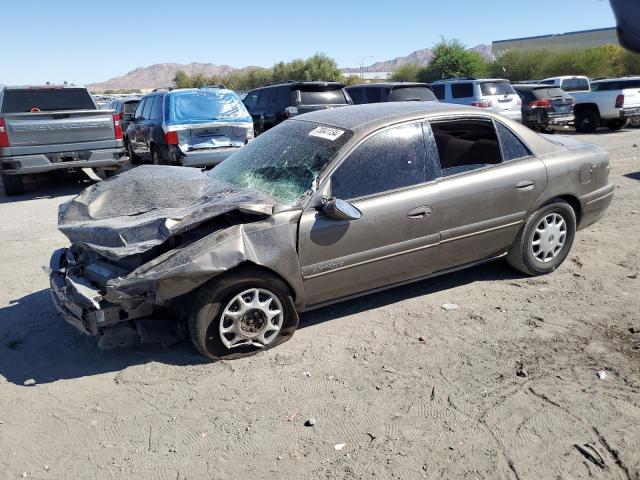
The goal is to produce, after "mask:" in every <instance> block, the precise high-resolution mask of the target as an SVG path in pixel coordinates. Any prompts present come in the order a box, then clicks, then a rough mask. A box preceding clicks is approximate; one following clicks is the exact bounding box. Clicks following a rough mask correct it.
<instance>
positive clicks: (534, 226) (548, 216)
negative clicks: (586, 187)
mask: <svg viewBox="0 0 640 480" xmlns="http://www.w3.org/2000/svg"><path fill="white" fill-rule="evenodd" d="M575 235H576V215H575V212H574V211H573V208H571V206H570V205H569V204H568V203H567V202H564V201H562V200H557V201H555V202H554V203H551V204H549V205H546V206H544V207H542V208H541V209H540V210H538V211H537V212H535V213H534V214H533V215H531V217H529V219H528V220H527V221H526V222H525V224H524V225H523V226H522V228H521V229H520V232H518V235H517V237H516V239H515V240H514V242H513V244H512V245H511V247H510V248H509V252H508V254H507V261H508V262H509V264H510V265H511V266H512V267H513V268H515V269H516V270H520V271H521V272H523V273H526V274H528V275H545V274H547V273H551V272H553V271H554V270H555V269H556V268H558V267H559V266H560V264H561V263H562V262H564V260H565V259H566V258H567V255H568V254H569V250H571V245H572V244H573V239H574V238H575Z"/></svg>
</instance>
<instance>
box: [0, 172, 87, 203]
mask: <svg viewBox="0 0 640 480" xmlns="http://www.w3.org/2000/svg"><path fill="white" fill-rule="evenodd" d="M94 183H95V181H94V180H92V179H90V178H89V177H88V176H87V175H86V174H85V173H84V172H82V171H78V172H75V173H73V174H70V175H64V176H60V175H55V174H47V175H38V176H35V177H33V178H31V177H30V178H28V179H26V181H25V183H24V186H25V193H23V194H21V195H12V196H7V195H6V194H5V193H4V188H2V189H0V204H2V203H13V202H23V201H26V200H38V199H42V198H56V197H64V196H67V195H76V194H78V193H80V192H81V191H82V190H84V189H85V188H87V187H88V186H90V185H93V184H94Z"/></svg>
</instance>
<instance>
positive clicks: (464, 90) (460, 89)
mask: <svg viewBox="0 0 640 480" xmlns="http://www.w3.org/2000/svg"><path fill="white" fill-rule="evenodd" d="M451 96H452V97H453V98H469V97H473V83H468V82H465V83H452V84H451Z"/></svg>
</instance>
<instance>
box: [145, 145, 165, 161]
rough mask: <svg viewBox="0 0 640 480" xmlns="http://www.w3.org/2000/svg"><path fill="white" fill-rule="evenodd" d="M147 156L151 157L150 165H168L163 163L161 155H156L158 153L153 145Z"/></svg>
mask: <svg viewBox="0 0 640 480" xmlns="http://www.w3.org/2000/svg"><path fill="white" fill-rule="evenodd" d="M149 156H150V157H151V163H153V164H154V165H168V163H167V162H165V161H164V158H162V155H158V151H157V149H156V147H154V146H153V145H152V146H151V148H150V149H149Z"/></svg>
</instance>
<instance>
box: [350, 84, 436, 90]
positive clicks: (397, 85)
mask: <svg viewBox="0 0 640 480" xmlns="http://www.w3.org/2000/svg"><path fill="white" fill-rule="evenodd" d="M361 87H429V84H428V83H422V82H376V83H362V84H360V85H351V86H349V87H346V88H347V90H349V89H350V88H361Z"/></svg>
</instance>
